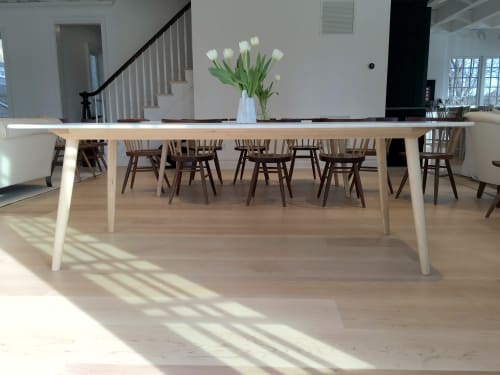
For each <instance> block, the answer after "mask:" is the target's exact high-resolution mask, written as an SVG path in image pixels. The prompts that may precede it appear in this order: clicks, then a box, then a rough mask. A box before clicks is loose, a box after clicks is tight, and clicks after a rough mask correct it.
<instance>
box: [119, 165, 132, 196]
mask: <svg viewBox="0 0 500 375" xmlns="http://www.w3.org/2000/svg"><path fill="white" fill-rule="evenodd" d="M133 160H134V157H133V156H129V158H128V165H127V171H126V172H125V178H124V179H123V185H122V194H123V193H125V189H126V188H127V182H128V177H129V176H130V170H131V169H132V162H133Z"/></svg>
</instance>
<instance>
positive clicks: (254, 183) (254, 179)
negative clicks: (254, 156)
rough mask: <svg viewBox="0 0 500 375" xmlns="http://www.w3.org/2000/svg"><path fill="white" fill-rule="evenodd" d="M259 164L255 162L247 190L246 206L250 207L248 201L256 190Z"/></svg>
mask: <svg viewBox="0 0 500 375" xmlns="http://www.w3.org/2000/svg"><path fill="white" fill-rule="evenodd" d="M259 164H260V163H259V162H255V167H254V168H253V173H252V180H251V181H250V187H249V188H248V196H247V202H246V204H247V206H249V205H250V201H251V200H252V198H253V197H254V196H255V189H256V188H257V179H258V176H259V168H260V166H259Z"/></svg>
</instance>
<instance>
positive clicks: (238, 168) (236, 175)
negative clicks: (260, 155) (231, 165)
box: [233, 151, 244, 185]
mask: <svg viewBox="0 0 500 375" xmlns="http://www.w3.org/2000/svg"><path fill="white" fill-rule="evenodd" d="M243 153H244V151H240V157H239V158H238V162H237V163H236V171H235V172H234V178H233V185H234V184H236V180H237V179H238V172H239V171H240V167H241V164H242V159H243Z"/></svg>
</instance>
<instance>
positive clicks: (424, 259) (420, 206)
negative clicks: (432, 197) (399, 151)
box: [405, 138, 431, 275]
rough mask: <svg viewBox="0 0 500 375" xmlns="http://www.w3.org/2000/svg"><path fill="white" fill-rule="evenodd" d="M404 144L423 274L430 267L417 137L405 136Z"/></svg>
mask: <svg viewBox="0 0 500 375" xmlns="http://www.w3.org/2000/svg"><path fill="white" fill-rule="evenodd" d="M405 146H406V159H407V163H408V177H409V179H410V189H411V203H412V206H413V218H414V221H415V232H416V234H417V247H418V256H419V258H420V272H421V273H422V274H423V275H429V274H430V273H431V269H430V264H429V250H428V247H427V229H426V226H425V212H424V194H423V192H422V177H421V176H420V163H419V153H418V139H417V138H406V139H405Z"/></svg>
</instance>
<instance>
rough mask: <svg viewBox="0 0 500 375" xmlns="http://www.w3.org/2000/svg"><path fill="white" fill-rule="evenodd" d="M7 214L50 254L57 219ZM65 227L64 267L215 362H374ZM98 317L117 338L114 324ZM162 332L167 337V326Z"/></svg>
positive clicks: (263, 368)
mask: <svg viewBox="0 0 500 375" xmlns="http://www.w3.org/2000/svg"><path fill="white" fill-rule="evenodd" d="M5 220H6V222H7V223H8V224H9V225H10V227H11V228H12V229H13V230H14V231H15V232H16V233H17V234H18V235H19V236H21V237H22V238H23V239H24V240H25V241H27V242H28V243H29V244H30V245H31V246H33V247H34V248H36V249H38V250H41V251H43V252H44V253H46V254H49V255H51V252H52V241H53V237H52V234H53V232H54V226H55V224H54V222H53V221H52V220H50V219H48V218H26V217H7V218H6V219H5ZM67 233H68V234H67V237H66V245H65V254H64V256H63V261H64V262H63V263H64V266H65V268H66V269H68V271H65V272H66V273H67V272H72V273H74V274H76V275H80V276H81V277H82V278H84V279H86V280H88V281H89V282H92V283H94V285H97V286H99V287H100V288H102V289H103V290H105V291H106V292H107V293H109V294H110V295H111V296H112V297H114V298H116V299H117V300H120V301H122V302H124V303H125V304H126V305H127V306H130V308H131V309H133V312H134V313H139V314H142V315H143V316H144V318H146V319H147V318H149V319H151V321H150V322H148V324H150V325H152V326H154V325H158V329H161V328H166V329H168V331H169V332H171V333H175V334H176V335H177V336H178V337H179V338H181V339H182V340H184V341H185V342H187V343H189V345H192V346H193V347H194V348H195V349H196V350H194V348H190V347H189V345H187V347H186V344H184V346H185V348H184V350H185V351H186V352H187V353H188V354H187V355H188V356H189V353H191V352H193V351H196V352H198V353H201V352H204V353H206V354H208V356H209V357H210V360H209V362H210V363H211V364H212V365H213V364H217V363H219V364H221V363H222V364H223V365H226V366H230V367H232V368H233V369H234V370H235V371H236V372H239V373H241V374H252V375H255V374H274V373H275V371H273V370H269V371H268V368H271V369H272V368H276V367H279V368H289V369H294V371H295V372H294V373H297V374H302V373H303V374H306V373H307V371H306V370H305V369H306V368H313V369H316V371H317V372H321V373H327V372H329V371H330V369H332V368H337V369H345V370H350V369H372V368H373V366H371V365H370V364H369V363H367V362H364V361H363V360H361V359H358V358H356V357H353V356H352V355H349V354H347V353H345V352H343V351H341V350H339V349H337V348H335V347H333V346H331V345H329V344H327V343H325V342H322V341H320V340H318V339H316V338H314V337H311V336H310V335H307V334H305V333H303V332H301V331H299V330H297V329H296V328H293V327H291V326H289V325H286V324H283V323H282V322H280V321H273V320H271V319H270V318H269V317H267V316H266V315H265V314H262V313H261V312H259V311H255V309H252V308H250V307H248V306H245V305H243V304H241V303H239V302H237V301H235V300H231V299H227V298H225V297H224V296H221V295H219V294H218V293H216V292H214V291H213V290H210V289H208V288H206V287H205V286H203V285H200V284H199V283H195V282H193V281H192V280H189V279H187V278H185V277H183V276H181V275H178V274H174V273H171V272H168V270H166V269H162V268H161V267H158V266H157V265H155V264H153V263H151V262H148V261H146V260H144V259H140V258H138V257H137V256H135V255H133V254H130V253H128V252H126V251H124V250H123V249H120V248H118V247H117V246H115V245H112V244H109V243H105V242H102V241H101V240H99V239H97V238H94V237H92V236H90V235H88V234H84V233H80V232H79V231H77V230H76V229H74V228H68V232H67ZM62 297H64V296H62ZM68 302H71V299H68ZM75 306H76V307H78V306H77V305H74V307H75ZM83 313H85V311H83ZM284 313H285V314H286V312H284ZM90 318H92V316H90ZM274 319H275V318H274ZM146 322H147V321H146ZM96 323H97V324H101V327H102V328H105V329H107V330H108V331H109V333H110V334H114V335H115V338H116V339H118V340H121V338H120V337H119V335H118V334H116V333H115V332H113V328H112V326H110V327H107V326H106V324H103V323H99V321H96ZM160 333H161V331H160ZM165 337H170V336H169V335H168V334H167V331H165ZM168 340H169V341H170V339H168ZM122 344H124V345H128V347H129V348H130V349H131V350H134V346H133V344H130V343H127V342H123V341H122ZM136 354H137V355H139V356H140V355H141V353H137V352H136ZM144 360H146V361H147V360H148V359H147V358H144Z"/></svg>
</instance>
